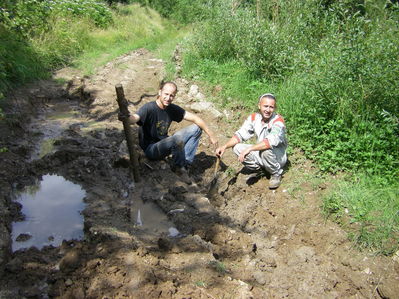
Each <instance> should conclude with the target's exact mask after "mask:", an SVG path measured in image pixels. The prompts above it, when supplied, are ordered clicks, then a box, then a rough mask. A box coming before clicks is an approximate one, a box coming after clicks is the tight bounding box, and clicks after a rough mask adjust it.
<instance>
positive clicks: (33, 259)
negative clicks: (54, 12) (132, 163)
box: [0, 50, 399, 298]
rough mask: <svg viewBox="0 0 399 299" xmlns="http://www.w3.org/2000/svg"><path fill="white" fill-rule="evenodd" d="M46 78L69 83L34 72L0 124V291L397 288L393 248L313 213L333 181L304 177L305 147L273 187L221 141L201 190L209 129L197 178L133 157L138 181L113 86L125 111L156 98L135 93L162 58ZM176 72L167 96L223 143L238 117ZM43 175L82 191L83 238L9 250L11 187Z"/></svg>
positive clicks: (51, 294)
mask: <svg viewBox="0 0 399 299" xmlns="http://www.w3.org/2000/svg"><path fill="white" fill-rule="evenodd" d="M55 78H58V79H60V78H63V79H64V81H65V82H66V83H65V84H60V83H56V82H55V81H54V82H47V81H46V82H39V83H37V85H35V86H34V87H27V88H26V89H23V90H20V91H18V92H17V93H15V94H14V95H12V98H13V103H14V104H15V105H14V108H13V109H12V110H9V113H13V114H14V115H15V118H14V122H10V123H9V125H10V126H8V127H2V128H1V130H2V135H1V136H2V137H1V141H2V144H4V145H3V146H6V147H7V148H9V151H8V152H5V153H0V159H1V162H0V163H1V164H0V165H1V166H0V173H1V175H2V178H3V179H2V182H1V195H2V198H3V199H2V201H1V202H0V204H1V205H2V207H1V211H2V215H3V217H2V223H1V227H0V232H1V243H0V246H1V252H0V254H1V255H0V262H1V265H2V268H1V270H2V279H1V283H0V290H1V291H0V298H122V297H123V298H140V297H141V298H282V297H291V298H320V297H322V298H381V297H384V296H385V298H398V294H399V283H398V282H399V262H398V259H399V257H394V258H392V257H375V256H372V255H370V254H367V253H366V252H363V253H362V252H359V251H357V250H356V249H355V248H354V247H353V244H352V243H351V242H349V241H348V239H347V236H346V234H345V233H344V232H343V231H342V230H341V229H340V228H339V227H338V226H337V225H335V224H334V223H331V222H330V221H328V220H325V219H324V218H323V217H322V216H321V214H320V208H319V206H320V204H321V203H320V196H321V195H322V194H323V192H325V191H326V188H328V183H326V182H325V181H324V180H321V179H320V181H317V180H314V179H312V180H309V178H310V177H313V178H314V176H317V174H316V171H315V169H314V168H313V167H312V165H311V164H310V163H309V162H308V161H306V160H304V159H303V158H302V157H301V155H300V154H293V155H291V157H290V160H291V166H290V168H289V169H288V171H287V173H286V175H285V177H284V181H283V184H282V186H281V187H280V188H279V189H278V190H277V191H270V190H268V188H267V179H261V180H259V181H256V182H249V181H247V179H246V178H247V177H246V175H245V174H243V173H241V172H240V170H241V167H240V165H239V164H238V163H237V161H236V159H235V157H234V156H233V154H232V153H231V151H229V152H227V153H226V154H225V155H224V157H223V161H222V168H221V177H220V184H219V185H218V187H219V188H218V193H217V195H215V197H213V198H207V197H206V194H207V190H208V186H209V181H210V179H211V178H212V175H213V167H214V163H215V158H214V157H213V155H212V149H211V148H210V145H209V142H208V140H207V138H206V136H204V138H202V140H201V144H200V148H199V151H198V155H197V159H196V162H195V164H194V167H193V173H192V177H193V180H194V181H195V183H194V184H191V185H187V184H185V183H184V182H182V181H180V180H179V177H178V176H176V175H175V174H174V173H173V172H171V171H170V167H169V165H168V161H162V162H154V161H148V160H147V159H145V157H143V156H142V155H140V165H141V169H140V174H141V176H142V180H141V182H140V183H137V184H132V182H131V179H130V176H129V171H128V168H127V165H128V155H127V150H126V145H125V142H124V135H123V132H122V125H121V123H120V122H119V121H118V120H117V114H116V111H117V103H116V100H115V97H116V96H115V85H116V84H118V83H122V85H123V87H124V90H125V95H126V97H127V98H128V99H129V100H130V101H131V102H133V104H132V105H131V106H130V109H131V110H132V111H134V110H135V109H137V107H139V106H141V105H142V104H143V103H145V102H147V101H150V100H153V98H151V97H144V98H142V99H141V101H140V98H141V96H142V95H144V94H155V93H156V92H157V88H158V85H159V82H160V81H161V79H162V78H163V62H162V61H161V60H158V59H155V58H154V57H153V56H152V54H151V53H149V52H148V51H146V50H138V51H135V52H133V53H130V54H128V55H125V56H123V57H120V58H118V59H116V60H115V61H113V62H111V63H109V64H107V65H106V66H105V67H104V68H102V69H101V70H99V71H98V72H97V73H96V75H94V76H92V77H90V78H80V77H79V74H78V73H77V72H76V71H75V70H72V69H63V70H61V71H59V72H58V73H57V74H56V75H55ZM176 81H177V84H178V86H179V94H178V97H177V98H176V103H178V104H180V105H182V106H183V107H185V108H186V109H188V110H194V111H195V112H197V113H199V114H201V116H202V117H203V118H204V119H205V120H206V121H207V123H208V124H209V125H210V127H211V128H212V129H213V130H214V131H215V132H217V133H218V134H217V135H218V137H219V138H220V141H221V142H224V141H225V140H226V139H227V138H228V137H229V136H231V134H232V133H233V132H234V129H235V128H236V127H237V126H238V125H239V123H240V122H241V120H242V119H241V120H239V119H236V118H235V117H234V116H231V115H234V112H230V114H231V115H230V116H229V115H228V114H227V113H222V112H219V111H217V110H216V109H214V107H213V106H212V105H211V104H210V103H208V102H206V101H205V99H204V96H203V95H202V93H201V92H200V91H198V90H197V89H196V88H195V86H193V84H192V83H189V82H187V81H185V80H183V79H181V78H178V79H177V80H176ZM215 92H217V91H215ZM66 103H67V104H68V105H67V106H65V104H66ZM61 108H63V109H65V108H67V109H66V110H64V111H63V112H62V113H61V111H60V110H59V109H61ZM49 113H53V114H54V115H55V116H54V117H55V118H56V122H57V124H56V128H57V130H58V129H59V130H60V131H57V134H44V133H43V132H45V130H44V128H47V129H48V128H49V127H48V125H49V124H50V120H52V121H53V122H54V118H53V119H51V118H49V117H48V115H49ZM46 115H47V116H46ZM60 115H62V117H61V116H60ZM28 116H31V117H30V119H31V121H30V122H28V121H25V119H26V117H28ZM226 118H228V119H226ZM227 120H228V121H229V122H230V123H231V122H233V123H234V122H235V121H238V123H236V124H235V125H230V124H228V122H227ZM181 125H185V124H181ZM10 128H11V129H12V130H11V129H10ZM177 128H178V127H174V128H173V130H174V129H177ZM133 129H134V132H136V128H135V127H133ZM46 132H47V131H46ZM136 133H137V132H136ZM38 144H41V145H43V144H47V146H45V147H43V146H42V147H39V148H41V149H42V150H38V146H37V145H38ZM137 150H138V152H139V153H140V150H139V149H138V148H137ZM48 173H52V174H57V175H60V176H63V177H65V178H66V179H68V180H69V181H71V182H73V183H75V184H79V185H80V186H82V188H83V189H84V190H85V191H86V197H85V199H84V201H85V204H86V207H85V209H84V211H83V215H84V231H85V238H84V240H80V241H78V240H75V241H64V242H63V243H62V245H61V246H59V247H52V246H47V247H45V248H44V249H42V250H41V251H39V250H37V249H34V248H31V249H29V250H22V251H17V252H15V253H12V252H10V250H9V246H10V238H9V232H10V227H11V225H10V221H11V220H12V219H14V220H15V219H17V218H18V216H21V215H20V212H19V211H20V207H18V204H16V203H15V201H13V197H12V194H13V192H14V191H15V190H17V189H21V188H22V187H23V186H26V185H29V184H30V183H33V182H34V181H35V180H37V178H40V177H41V176H43V175H46V174H48ZM309 182H313V183H312V184H310V183H309ZM139 211H140V213H139Z"/></svg>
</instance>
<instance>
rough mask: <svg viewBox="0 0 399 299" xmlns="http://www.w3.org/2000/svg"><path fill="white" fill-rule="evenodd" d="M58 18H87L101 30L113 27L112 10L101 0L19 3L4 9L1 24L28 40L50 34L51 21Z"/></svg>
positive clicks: (23, 0) (25, 0)
mask: <svg viewBox="0 0 399 299" xmlns="http://www.w3.org/2000/svg"><path fill="white" fill-rule="evenodd" d="M55 15H59V16H65V17H76V16H77V17H79V18H87V19H89V20H91V21H92V22H93V23H94V24H95V25H96V26H98V27H107V26H108V25H109V24H111V23H112V13H111V11H110V9H109V8H108V7H107V5H106V4H105V3H103V2H101V1H97V0H50V1H40V0H18V1H16V2H15V4H8V5H7V6H6V7H4V8H1V9H0V20H1V21H2V22H3V23H4V24H5V26H6V27H7V28H9V29H11V30H15V31H16V32H18V33H20V34H22V35H23V36H25V37H33V36H34V35H39V34H42V33H44V32H48V31H49V30H50V28H51V27H50V23H49V21H48V19H49V18H51V17H54V16H55Z"/></svg>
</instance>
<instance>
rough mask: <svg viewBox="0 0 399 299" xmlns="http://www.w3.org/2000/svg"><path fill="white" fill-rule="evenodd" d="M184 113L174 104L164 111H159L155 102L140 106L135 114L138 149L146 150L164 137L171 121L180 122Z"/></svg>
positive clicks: (166, 135)
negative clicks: (136, 118)
mask: <svg viewBox="0 0 399 299" xmlns="http://www.w3.org/2000/svg"><path fill="white" fill-rule="evenodd" d="M185 113H186V111H185V110H184V109H183V108H181V107H180V106H177V105H175V104H170V105H169V106H167V107H166V109H161V108H159V106H158V105H157V103H156V102H149V103H147V104H145V105H144V106H142V107H141V108H140V109H139V110H138V111H137V114H138V115H139V116H140V120H139V121H138V122H137V124H138V125H139V126H140V131H139V142H140V147H141V148H142V149H143V150H144V151H145V150H146V148H147V147H148V146H149V145H150V144H152V143H156V142H158V141H160V140H162V139H164V138H166V137H168V130H169V127H170V124H171V122H172V121H176V122H181V121H182V120H183V118H184V114H185Z"/></svg>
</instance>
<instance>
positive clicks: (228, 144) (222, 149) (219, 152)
mask: <svg viewBox="0 0 399 299" xmlns="http://www.w3.org/2000/svg"><path fill="white" fill-rule="evenodd" d="M238 142H240V140H239V138H238V137H237V136H236V135H234V136H233V137H231V138H230V139H229V141H227V142H226V143H225V144H224V145H222V146H221V147H218V148H217V149H216V151H215V154H216V156H219V157H221V156H223V154H224V152H225V151H226V149H228V148H230V147H233V146H235V145H236V144H237V143H238Z"/></svg>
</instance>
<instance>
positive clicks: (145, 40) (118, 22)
mask: <svg viewBox="0 0 399 299" xmlns="http://www.w3.org/2000/svg"><path fill="white" fill-rule="evenodd" d="M114 20H115V21H114V24H113V25H112V26H110V27H108V28H107V29H96V30H93V31H91V33H90V39H89V40H88V42H87V44H86V45H85V50H84V52H83V53H82V54H81V55H79V56H78V57H77V58H76V59H75V60H74V62H73V64H74V66H75V67H77V68H79V69H82V70H83V71H84V73H85V74H87V75H90V74H92V73H93V72H94V71H95V69H96V68H97V67H99V66H102V65H104V64H106V63H107V62H109V61H111V60H113V59H115V58H116V57H119V56H120V55H123V54H125V53H128V52H130V51H132V50H135V49H138V48H146V49H149V50H156V49H158V48H160V47H162V46H163V45H164V44H165V43H168V42H170V40H173V41H176V37H177V36H178V35H179V33H178V32H177V30H176V29H175V28H174V26H173V25H172V23H171V22H169V21H167V20H165V19H162V18H161V17H160V16H159V15H158V14H157V13H156V12H155V11H154V10H152V9H149V8H144V7H140V6H139V5H128V6H118V7H117V9H116V12H114ZM172 44H173V42H172Z"/></svg>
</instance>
